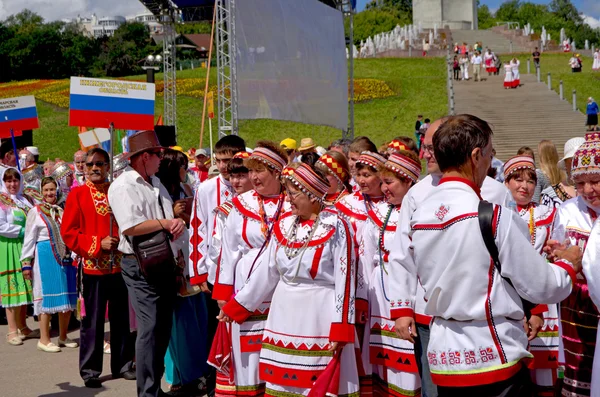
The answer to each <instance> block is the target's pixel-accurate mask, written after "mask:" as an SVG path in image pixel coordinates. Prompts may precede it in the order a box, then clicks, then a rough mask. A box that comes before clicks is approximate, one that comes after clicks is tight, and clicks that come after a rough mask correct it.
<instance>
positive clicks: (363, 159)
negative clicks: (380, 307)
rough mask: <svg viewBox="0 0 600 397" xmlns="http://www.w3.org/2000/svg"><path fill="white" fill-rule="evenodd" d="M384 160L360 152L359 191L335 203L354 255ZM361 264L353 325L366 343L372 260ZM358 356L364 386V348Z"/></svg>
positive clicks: (379, 195) (379, 197)
mask: <svg viewBox="0 0 600 397" xmlns="http://www.w3.org/2000/svg"><path fill="white" fill-rule="evenodd" d="M385 161H386V159H385V157H383V156H382V155H380V154H379V153H375V152H368V151H365V152H363V153H362V154H361V155H360V157H359V158H358V160H357V161H356V165H355V168H356V181H357V183H358V186H359V188H360V191H358V192H356V193H354V194H350V195H348V196H346V197H344V198H343V199H342V200H341V201H338V202H337V203H336V205H335V208H336V209H337V210H338V212H339V214H340V216H341V217H343V218H344V219H345V220H346V221H347V222H348V223H349V224H350V226H351V227H352V230H353V232H354V245H355V250H356V252H355V255H356V258H360V257H361V256H362V255H363V254H364V241H363V228H364V225H365V223H366V221H367V219H368V212H369V210H371V208H373V206H375V205H377V204H378V203H380V202H381V201H383V200H384V198H383V192H382V191H381V179H379V175H378V173H377V169H378V168H379V167H380V166H383V165H384V164H385ZM363 264H364V263H359V264H358V268H357V269H358V270H357V275H356V325H357V332H358V339H359V345H360V346H365V345H366V344H365V342H364V340H365V339H364V334H365V332H364V330H365V327H366V325H365V324H366V322H367V317H368V313H369V304H368V301H369V278H370V277H371V274H372V272H373V266H372V264H368V265H369V267H366V268H365V267H363ZM367 345H368V342H367ZM362 357H363V359H362V370H361V371H359V373H360V374H361V386H362V387H363V388H367V387H368V384H369V383H370V382H369V381H368V380H367V383H365V379H370V374H371V366H370V363H369V355H368V351H365V350H364V349H363V351H362Z"/></svg>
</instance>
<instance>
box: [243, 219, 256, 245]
mask: <svg viewBox="0 0 600 397" xmlns="http://www.w3.org/2000/svg"><path fill="white" fill-rule="evenodd" d="M247 228H248V218H247V217H244V220H243V221H242V239H243V240H244V242H245V243H246V244H247V245H248V247H250V249H252V248H254V247H253V246H252V244H250V241H248V235H247V234H246V229H247Z"/></svg>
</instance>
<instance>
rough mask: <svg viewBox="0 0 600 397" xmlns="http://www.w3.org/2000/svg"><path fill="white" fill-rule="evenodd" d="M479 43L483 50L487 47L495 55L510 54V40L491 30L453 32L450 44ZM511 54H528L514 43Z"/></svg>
mask: <svg viewBox="0 0 600 397" xmlns="http://www.w3.org/2000/svg"><path fill="white" fill-rule="evenodd" d="M475 42H480V43H481V44H482V45H483V49H484V51H485V48H487V47H489V48H490V49H491V50H492V51H494V52H495V53H496V54H510V53H511V51H510V40H509V39H507V38H506V37H505V36H503V35H501V34H500V33H496V32H493V31H491V30H453V31H452V44H454V43H459V44H462V43H467V44H469V45H473V44H475ZM512 50H513V52H528V49H527V48H525V47H521V46H519V45H518V44H516V43H513V46H512Z"/></svg>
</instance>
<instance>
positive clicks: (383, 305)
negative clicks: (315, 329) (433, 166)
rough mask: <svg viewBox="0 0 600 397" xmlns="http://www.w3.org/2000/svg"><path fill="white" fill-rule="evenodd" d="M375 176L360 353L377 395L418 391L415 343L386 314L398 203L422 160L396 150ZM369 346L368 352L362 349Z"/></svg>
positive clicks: (366, 236) (365, 233)
mask: <svg viewBox="0 0 600 397" xmlns="http://www.w3.org/2000/svg"><path fill="white" fill-rule="evenodd" d="M378 170H379V177H380V178H381V181H382V185H381V188H382V191H383V193H384V194H385V199H386V201H381V202H379V203H378V204H376V205H374V206H373V208H371V209H370V210H369V213H368V214H369V220H368V221H367V223H366V225H365V227H364V231H363V240H364V246H365V253H364V255H362V256H361V258H360V260H361V261H362V262H368V263H365V264H364V265H363V268H372V269H373V271H372V273H371V275H370V279H369V310H370V313H369V323H368V324H369V327H368V328H367V329H366V330H365V334H366V335H368V336H367V337H365V342H364V343H365V346H364V347H363V358H365V357H368V360H369V362H370V364H371V365H372V371H373V385H374V394H375V395H380V396H390V395H401V396H415V395H419V393H420V390H421V379H420V376H419V373H418V369H417V363H416V360H415V355H414V347H413V346H414V345H413V344H412V343H410V342H408V341H404V340H401V339H400V338H398V336H397V335H396V333H395V332H394V321H393V320H391V317H390V303H389V299H388V296H387V293H386V291H387V290H389V282H390V281H389V278H388V275H387V269H386V267H387V266H388V255H389V252H390V250H391V249H392V242H393V237H394V234H395V233H396V226H397V225H398V221H399V219H400V206H401V204H402V199H403V198H404V196H405V195H406V193H407V192H408V190H409V189H410V188H411V187H412V185H414V184H415V183H416V182H417V181H418V179H419V175H420V174H421V162H420V160H419V157H418V156H417V155H416V154H415V153H414V152H412V151H407V150H400V151H397V152H396V153H393V154H391V155H390V157H389V159H388V160H387V161H386V162H385V164H384V165H382V166H379V169H378ZM365 352H367V354H368V355H365Z"/></svg>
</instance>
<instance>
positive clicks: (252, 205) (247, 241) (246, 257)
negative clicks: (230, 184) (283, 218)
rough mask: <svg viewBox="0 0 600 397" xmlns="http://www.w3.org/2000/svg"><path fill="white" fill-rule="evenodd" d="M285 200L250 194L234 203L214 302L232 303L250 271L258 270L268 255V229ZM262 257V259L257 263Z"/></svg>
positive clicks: (228, 219) (228, 218)
mask: <svg viewBox="0 0 600 397" xmlns="http://www.w3.org/2000/svg"><path fill="white" fill-rule="evenodd" d="M282 199H283V198H279V197H276V198H261V197H260V196H259V195H258V194H257V193H256V192H255V191H254V190H251V191H249V192H246V193H244V194H241V195H239V196H237V197H235V198H234V199H233V200H232V209H231V213H230V214H229V216H228V217H227V220H226V221H225V231H226V232H225V233H224V235H223V240H222V247H223V249H222V250H221V259H220V261H219V264H218V270H219V273H218V274H217V279H218V281H217V282H216V284H215V288H214V292H213V298H214V299H218V300H226V301H228V300H230V299H231V297H232V296H233V294H234V293H237V291H239V290H240V289H241V288H242V287H244V283H245V281H246V279H247V278H248V276H249V275H250V272H251V270H252V271H254V270H255V269H257V268H258V266H259V263H261V260H262V257H264V256H265V255H266V253H267V248H268V247H264V248H263V245H264V243H265V238H266V236H267V234H268V229H269V228H270V227H271V226H270V225H271V224H272V222H274V219H275V217H276V216H277V210H278V208H279V200H282ZM285 206H287V203H285ZM285 206H284V208H285ZM261 212H263V217H261ZM265 217H266V220H265ZM259 254H260V255H261V258H259V259H256V258H257V255H259ZM255 261H256V263H255Z"/></svg>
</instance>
